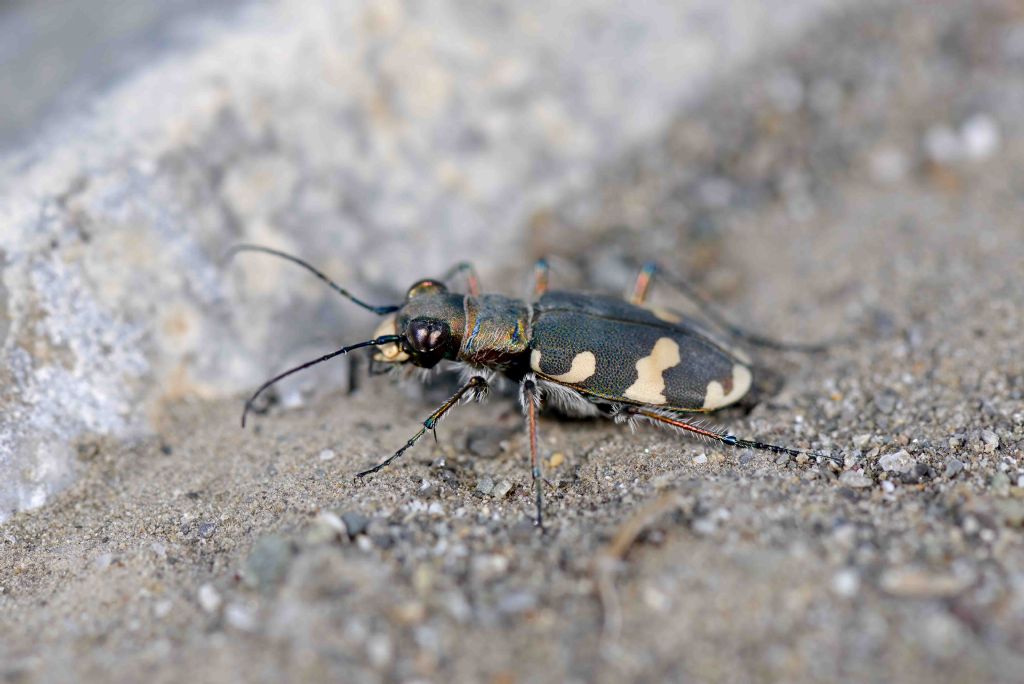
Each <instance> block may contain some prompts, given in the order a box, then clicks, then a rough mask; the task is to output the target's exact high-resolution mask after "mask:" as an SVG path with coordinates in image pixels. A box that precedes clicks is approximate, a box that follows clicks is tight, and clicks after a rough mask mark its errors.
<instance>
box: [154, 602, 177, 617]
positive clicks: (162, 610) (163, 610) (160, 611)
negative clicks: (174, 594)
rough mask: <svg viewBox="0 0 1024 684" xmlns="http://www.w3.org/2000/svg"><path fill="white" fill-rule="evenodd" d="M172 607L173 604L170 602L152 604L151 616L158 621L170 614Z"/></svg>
mask: <svg viewBox="0 0 1024 684" xmlns="http://www.w3.org/2000/svg"><path fill="white" fill-rule="evenodd" d="M173 607H174V603H172V602H171V601H170V600H165V601H157V602H156V603H154V604H153V615H155V616H156V618H157V619H158V620H160V619H163V618H165V617H167V616H168V615H169V614H170V612H171V608H173Z"/></svg>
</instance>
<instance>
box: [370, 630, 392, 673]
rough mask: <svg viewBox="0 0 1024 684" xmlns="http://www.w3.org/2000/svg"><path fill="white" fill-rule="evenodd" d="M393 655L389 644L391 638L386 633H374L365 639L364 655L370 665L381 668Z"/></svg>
mask: <svg viewBox="0 0 1024 684" xmlns="http://www.w3.org/2000/svg"><path fill="white" fill-rule="evenodd" d="M392 655H394V648H393V647H392V645H391V638H390V637H389V636H388V635H387V634H374V635H373V636H371V637H370V638H369V639H367V640H366V657H367V658H368V659H369V661H370V665H372V666H373V667H375V668H376V669H378V670H383V669H384V668H386V667H387V666H388V665H389V664H390V663H391V657H392Z"/></svg>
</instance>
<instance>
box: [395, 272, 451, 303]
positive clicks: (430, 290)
mask: <svg viewBox="0 0 1024 684" xmlns="http://www.w3.org/2000/svg"><path fill="white" fill-rule="evenodd" d="M447 291H448V288H447V287H445V285H444V283H442V282H440V281H437V280H431V279H430V278H427V279H426V280H421V281H419V282H418V283H416V284H415V285H413V286H412V287H410V288H409V292H407V293H406V295H405V301H409V300H411V299H414V298H415V297H422V296H423V295H436V294H444V293H445V292H447Z"/></svg>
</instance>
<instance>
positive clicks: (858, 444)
mask: <svg viewBox="0 0 1024 684" xmlns="http://www.w3.org/2000/svg"><path fill="white" fill-rule="evenodd" d="M870 441H871V433H870V432H865V433H864V434H863V435H856V436H855V437H854V438H853V446H854V447H855V448H857V449H863V448H864V447H865V446H867V443H868V442H870Z"/></svg>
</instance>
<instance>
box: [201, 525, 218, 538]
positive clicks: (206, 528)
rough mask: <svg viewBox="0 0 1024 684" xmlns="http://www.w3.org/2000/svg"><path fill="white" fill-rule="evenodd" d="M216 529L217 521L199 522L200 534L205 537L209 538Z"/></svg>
mask: <svg viewBox="0 0 1024 684" xmlns="http://www.w3.org/2000/svg"><path fill="white" fill-rule="evenodd" d="M216 531H217V523H215V522H204V523H199V536H200V537H201V538H203V539H209V538H210V537H212V536H213V533H214V532H216Z"/></svg>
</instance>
